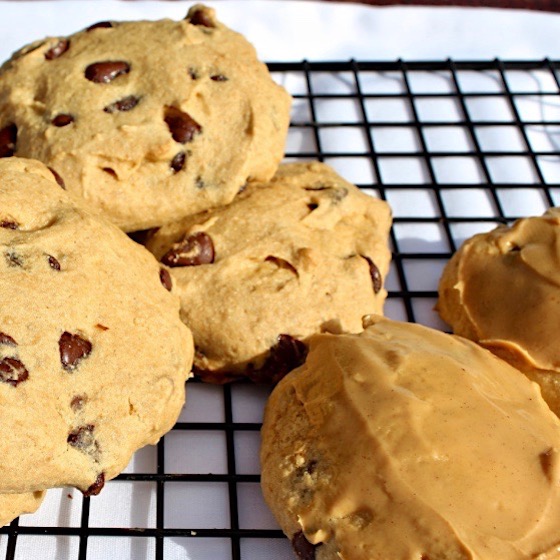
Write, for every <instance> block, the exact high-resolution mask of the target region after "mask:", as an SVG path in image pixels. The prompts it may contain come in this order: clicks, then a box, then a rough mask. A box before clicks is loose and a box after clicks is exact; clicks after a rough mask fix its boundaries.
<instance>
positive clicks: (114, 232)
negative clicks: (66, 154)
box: [0, 158, 193, 494]
mask: <svg viewBox="0 0 560 560" xmlns="http://www.w3.org/2000/svg"><path fill="white" fill-rule="evenodd" d="M162 270H164V269H162V267H161V266H160V265H159V264H158V263H157V262H156V261H155V259H154V258H153V257H152V255H150V254H149V253H148V252H147V251H146V250H145V249H144V248H143V247H140V246H139V245H137V244H136V243H134V242H133V241H131V240H130V239H128V237H127V236H126V235H125V234H124V233H123V232H122V231H120V230H119V229H118V228H117V227H115V226H114V225H112V224H110V223H109V222H107V221H105V220H102V219H101V218H98V217H96V216H94V215H92V214H90V213H89V212H87V211H85V210H83V209H81V208H79V207H77V206H76V205H75V204H74V203H73V202H72V201H71V199H70V198H69V197H68V195H67V194H66V193H65V192H64V190H63V189H61V188H60V186H59V185H58V184H57V183H56V180H55V177H54V175H53V174H52V172H51V171H50V170H49V169H48V168H47V167H45V166H44V165H43V164H41V163H39V162H36V161H32V160H24V159H20V158H7V159H2V160H0V310H1V311H0V423H1V424H2V426H4V427H6V429H5V430H4V432H3V437H2V439H1V441H0V456H1V457H2V460H1V461H0V492H2V493H23V492H29V491H35V490H42V489H45V488H50V487H55V486H75V487H77V488H79V489H80V490H82V491H83V492H84V493H85V494H95V493H97V492H99V491H100V490H101V488H102V487H103V484H104V481H105V480H108V479H110V478H113V477H114V476H116V475H117V474H118V473H119V472H121V471H122V470H123V469H124V467H125V466H126V465H127V463H128V461H129V460H130V457H131V455H132V453H133V452H134V451H135V450H136V449H138V448H140V447H142V446H144V445H146V444H153V443H156V442H157V441H158V439H159V438H160V437H161V436H162V435H163V434H164V433H165V432H166V431H168V430H169V429H171V427H172V426H173V424H174V422H175V420H176V418H177V416H178V414H179V412H180V410H181V407H182V405H183V402H184V382H185V380H186V378H187V376H188V374H189V372H190V368H191V364H192V353H193V347H192V338H191V335H190V331H189V330H188V329H187V327H185V325H184V324H183V323H182V322H181V320H180V318H179V300H178V298H177V296H176V295H175V294H173V293H172V292H170V291H169V288H172V286H171V284H168V283H167V284H166V282H165V281H164V280H165V275H164V276H163V277H162V274H161V271H162ZM8 427H10V428H9V429H8Z"/></svg>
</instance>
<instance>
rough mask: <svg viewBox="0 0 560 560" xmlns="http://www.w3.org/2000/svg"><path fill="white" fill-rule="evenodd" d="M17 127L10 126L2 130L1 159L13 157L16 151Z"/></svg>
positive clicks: (0, 141)
mask: <svg viewBox="0 0 560 560" xmlns="http://www.w3.org/2000/svg"><path fill="white" fill-rule="evenodd" d="M17 131H18V129H17V126H16V125H15V124H13V123H12V124H9V125H7V126H5V127H4V128H3V129H2V130H0V158H3V157H10V156H13V155H14V153H15V151H16V141H17Z"/></svg>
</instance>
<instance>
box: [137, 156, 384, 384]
mask: <svg viewBox="0 0 560 560" xmlns="http://www.w3.org/2000/svg"><path fill="white" fill-rule="evenodd" d="M390 225H391V215H390V210H389V207H388V206H387V204H386V203H385V202H383V201H381V200H378V199H375V198H373V197H371V196H369V195H367V194H365V193H363V192H361V191H360V190H359V189H358V188H357V187H355V186H354V185H352V184H350V183H348V182H347V181H345V180H344V179H342V178H341V177H340V176H339V175H338V174H337V173H336V172H335V171H334V170H333V169H331V168H330V167H328V166H327V165H325V164H321V163H317V162H313V163H294V164H284V165H281V166H280V168H279V170H278V172H277V173H276V175H275V176H274V178H273V179H272V180H271V181H270V182H267V183H260V184H257V183H254V184H250V185H249V186H248V187H247V188H246V190H245V191H243V192H242V193H241V194H240V195H238V197H237V198H236V199H235V200H234V202H233V203H232V204H230V205H229V206H227V207H223V208H219V209H216V210H213V211H209V212H205V213H200V214H197V215H196V216H191V217H189V218H185V219H184V220H182V221H180V222H177V223H173V224H169V225H167V226H164V227H162V228H160V229H159V230H158V231H157V232H155V233H154V234H153V235H152V236H151V237H150V238H149V240H148V241H147V247H148V249H150V250H151V251H152V252H153V253H154V255H155V256H156V257H157V258H158V259H159V260H161V262H162V263H163V264H165V265H167V266H169V267H170V272H171V274H172V276H173V277H174V279H175V285H176V290H177V293H178V294H179V295H180V297H181V315H182V318H183V320H184V321H185V323H186V324H187V325H189V327H190V328H191V330H192V331H193V336H194V340H195V346H196V353H195V371H196V373H197V374H198V375H200V376H201V377H202V378H203V379H205V380H208V381H214V382H224V381H229V380H232V379H235V378H236V377H242V376H248V377H250V378H251V379H253V380H255V381H272V382H275V381H278V379H280V378H281V377H282V376H283V375H284V374H285V373H287V371H289V370H290V369H293V368H294V367H296V366H297V365H299V364H300V363H301V361H302V360H303V359H304V358H305V353H306V347H305V344H304V340H305V338H307V337H308V336H310V335H311V334H313V333H316V332H320V331H322V330H328V331H331V332H359V331H360V330H361V328H362V316H363V315H366V314H368V313H381V312H382V309H383V303H384V300H385V297H386V295H387V292H386V290H385V287H384V281H385V278H386V275H387V272H388V268H389V260H390V252H389V249H388V246H387V241H388V233H389V228H390Z"/></svg>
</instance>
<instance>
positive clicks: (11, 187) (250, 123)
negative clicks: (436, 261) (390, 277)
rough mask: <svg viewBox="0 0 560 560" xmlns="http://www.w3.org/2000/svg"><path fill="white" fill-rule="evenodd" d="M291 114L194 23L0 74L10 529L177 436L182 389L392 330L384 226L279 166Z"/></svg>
mask: <svg viewBox="0 0 560 560" xmlns="http://www.w3.org/2000/svg"><path fill="white" fill-rule="evenodd" d="M289 113H290V96H289V95H288V93H287V92H286V91H285V90H284V89H283V88H282V87H280V86H279V85H277V84H275V83H274V82H273V80H272V79H271V77H270V75H269V73H268V70H267V68H266V66H265V65H264V64H262V63H261V62H259V61H258V59H257V57H256V53H255V51H254V49H253V47H252V46H251V45H250V44H249V43H248V42H247V41H246V40H245V39H244V38H243V37H242V36H241V35H239V34H237V33H235V32H233V31H231V30H229V29H228V28H227V27H225V26H224V25H223V24H221V23H220V22H219V21H218V20H217V19H216V17H215V14H214V11H213V10H211V9H209V8H206V7H204V6H201V5H196V6H194V7H192V8H191V9H190V10H189V13H188V14H187V17H186V18H185V19H184V20H182V21H170V20H162V21H154V22H151V21H140V22H129V23H120V22H112V21H105V22H100V23H97V24H95V25H92V26H90V27H88V28H87V29H85V30H83V31H80V32H78V33H76V34H74V35H72V36H69V37H56V38H48V39H45V40H42V41H37V42H35V43H33V44H31V45H28V46H26V47H24V48H22V49H21V50H20V51H18V52H16V53H15V54H14V55H13V57H12V58H11V59H10V60H8V61H7V62H6V63H4V65H3V66H2V67H1V69H0V157H1V158H2V159H0V252H1V253H2V255H1V257H0V266H2V267H3V268H2V273H1V274H0V284H1V289H0V302H1V304H2V305H1V308H2V313H1V314H0V403H1V406H0V421H2V423H3V424H4V425H6V426H11V429H10V430H9V432H7V435H6V437H4V438H3V441H2V443H1V444H0V456H1V457H2V460H1V461H0V521H1V522H2V523H7V522H9V521H10V520H11V519H13V518H14V517H16V516H17V515H18V514H20V513H23V512H29V511H33V510H34V509H36V507H38V505H39V503H40V501H41V498H42V495H43V493H44V491H45V490H46V489H48V488H52V487H58V486H66V485H68V486H75V487H77V488H79V489H80V490H82V492H83V493H84V495H86V496H89V495H94V494H97V493H98V492H99V491H101V489H102V487H103V484H104V482H105V481H106V480H108V479H110V478H112V477H114V476H116V475H117V474H118V473H119V472H121V471H122V470H123V469H124V467H125V466H126V464H127V462H128V461H129V459H130V456H131V454H132V453H133V452H134V451H135V450H136V449H138V448H139V447H141V446H143V445H146V444H153V443H155V442H157V440H158V439H159V438H160V437H161V436H162V435H163V434H164V433H165V432H166V431H168V430H169V429H170V428H171V427H172V426H173V424H174V422H175V421H176V419H177V416H178V414H179V411H180V409H181V407H182V405H183V401H184V386H185V383H184V382H185V380H186V379H187V377H189V375H190V373H191V371H194V374H195V375H198V376H199V377H201V378H202V379H203V380H204V381H210V382H214V383H225V382H229V381H232V380H235V379H239V378H250V379H252V380H254V381H266V382H273V383H275V382H277V381H278V380H280V379H281V378H282V377H283V376H285V375H286V374H287V373H288V372H289V371H290V370H292V369H293V368H295V367H296V366H298V365H300V364H301V363H302V362H303V361H304V359H305V356H306V354H307V350H308V339H309V337H310V336H312V335H314V334H316V333H321V332H330V333H335V334H339V333H347V332H350V333H357V332H360V331H361V330H362V328H363V327H362V317H363V316H364V315H366V314H380V313H382V309H383V303H384V300H385V298H386V295H387V292H386V290H385V288H384V280H385V278H386V275H387V273H388V268H389V261H390V251H389V249H388V247H387V239H388V233H389V229H390V225H391V215H390V210H389V208H388V206H387V205H386V203H384V202H383V201H380V200H377V199H374V198H372V197H370V196H368V195H366V194H364V193H363V192H361V191H360V190H359V189H358V188H357V187H355V186H354V185H351V184H350V183H348V182H347V181H345V180H344V179H343V178H341V177H339V176H338V175H337V174H336V173H335V172H334V171H333V170H332V169H330V168H329V167H328V166H326V165H324V164H321V163H318V162H309V163H295V164H283V165H280V161H281V159H282V157H283V149H284V145H285V140H286V134H287V130H288V125H289ZM127 234H129V235H127ZM131 238H133V239H135V240H141V241H142V243H143V244H144V245H145V247H143V246H141V245H140V244H138V243H137V242H136V241H133V240H132V239H131ZM22 465H23V468H22Z"/></svg>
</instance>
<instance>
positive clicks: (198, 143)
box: [0, 5, 290, 231]
mask: <svg viewBox="0 0 560 560" xmlns="http://www.w3.org/2000/svg"><path fill="white" fill-rule="evenodd" d="M289 107H290V97H289V95H288V94H287V92H286V91H285V90H284V89H283V88H281V87H280V86H278V85H277V84H275V83H274V82H273V81H272V79H271V77H270V75H269V73H268V70H267V68H266V66H265V65H264V64H262V63H261V62H259V61H258V59H257V57H256V53H255V50H254V49H253V47H252V46H251V45H250V44H249V43H248V42H247V41H246V40H245V39H244V38H243V37H242V36H241V35H239V34H238V33H235V32H234V31H231V30H230V29H228V28H227V27H226V26H224V25H223V24H221V23H220V22H219V21H218V20H217V19H216V17H215V14H214V10H212V9H210V8H206V7H205V6H201V5H196V6H193V7H192V8H191V9H190V10H189V13H188V15H187V17H186V18H185V19H184V20H182V21H172V20H168V19H165V20H160V21H136V22H101V23H99V24H97V25H93V26H90V27H89V28H88V29H85V30H83V31H80V32H78V33H76V34H74V35H71V36H69V37H51V38H47V39H44V40H43V41H38V42H36V43H33V44H31V45H28V46H27V47H24V48H23V49H21V50H20V51H19V52H17V53H15V54H14V56H13V57H12V59H11V60H9V61H8V62H6V63H5V64H4V65H3V67H2V69H1V71H0V157H6V156H9V155H12V154H15V155H16V156H20V157H29V158H35V159H39V160H40V161H42V162H44V163H45V164H46V165H48V166H49V167H52V168H53V169H54V170H55V171H56V173H57V174H58V176H59V177H60V179H61V181H63V182H64V184H65V186H66V188H67V190H68V192H69V193H70V194H71V195H72V196H73V197H75V198H78V197H83V198H85V200H86V201H87V204H88V206H89V207H91V208H92V209H95V210H98V211H101V212H103V213H104V214H105V215H106V216H107V217H108V218H109V219H110V220H112V221H113V222H114V223H116V224H117V225H118V226H119V227H121V228H122V229H124V230H126V231H133V230H137V229H144V228H148V227H153V226H158V225H162V224H163V223H166V222H169V221H172V220H176V219H179V218H181V217H183V216H185V215H187V214H190V213H194V212H199V211H201V210H204V209H206V208H209V207H212V206H217V205H220V204H226V203H228V202H229V201H231V199H232V198H233V197H234V196H235V194H236V193H237V191H238V190H239V189H240V188H241V187H242V186H243V185H244V184H245V183H246V182H247V180H248V179H259V180H267V179H269V178H270V177H271V176H272V175H273V174H274V171H275V169H276V167H277V165H278V163H279V161H280V159H281V158H282V154H283V148H284V142H285V137H286V133H287V128H288V120H289Z"/></svg>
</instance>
